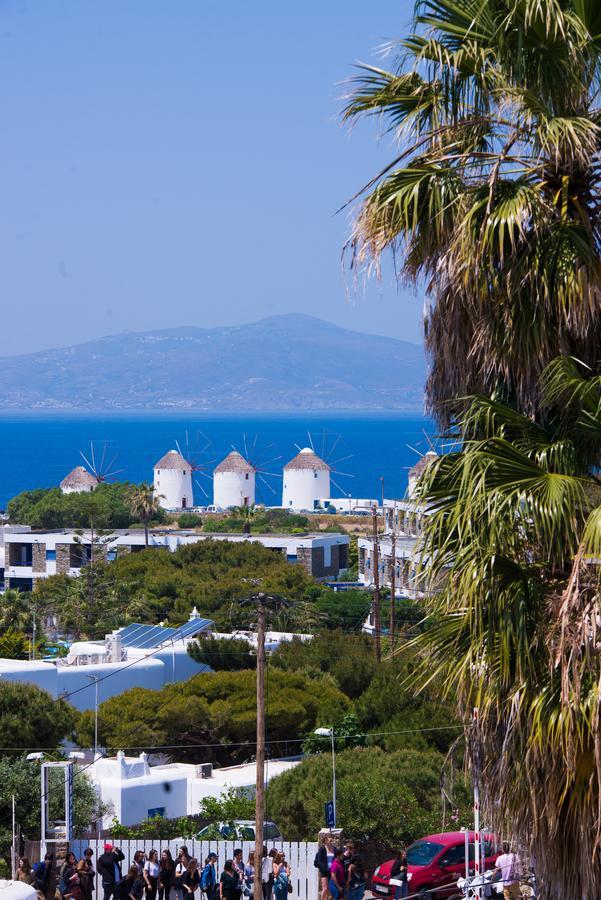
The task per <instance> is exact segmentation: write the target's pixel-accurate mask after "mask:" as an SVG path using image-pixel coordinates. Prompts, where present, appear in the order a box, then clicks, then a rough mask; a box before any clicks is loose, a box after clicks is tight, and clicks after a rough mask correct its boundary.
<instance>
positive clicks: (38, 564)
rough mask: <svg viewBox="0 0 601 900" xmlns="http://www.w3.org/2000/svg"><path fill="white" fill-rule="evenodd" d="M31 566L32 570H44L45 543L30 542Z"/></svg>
mask: <svg viewBox="0 0 601 900" xmlns="http://www.w3.org/2000/svg"><path fill="white" fill-rule="evenodd" d="M31 567H32V569H33V571H34V572H45V571H46V544H32V547H31Z"/></svg>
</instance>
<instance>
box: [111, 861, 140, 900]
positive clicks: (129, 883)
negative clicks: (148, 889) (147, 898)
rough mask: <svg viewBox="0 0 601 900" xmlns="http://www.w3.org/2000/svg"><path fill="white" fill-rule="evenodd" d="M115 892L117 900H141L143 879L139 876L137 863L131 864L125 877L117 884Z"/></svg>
mask: <svg viewBox="0 0 601 900" xmlns="http://www.w3.org/2000/svg"><path fill="white" fill-rule="evenodd" d="M134 859H135V854H134ZM117 890H118V898H117V900H142V897H143V896H144V878H143V876H142V875H140V868H139V866H138V864H137V863H135V862H132V864H131V866H130V867H129V870H128V872H127V875H126V876H125V878H122V879H121V881H120V882H119V884H118V886H117Z"/></svg>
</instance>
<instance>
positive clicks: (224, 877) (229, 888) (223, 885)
mask: <svg viewBox="0 0 601 900" xmlns="http://www.w3.org/2000/svg"><path fill="white" fill-rule="evenodd" d="M238 896H239V895H238V873H237V872H236V870H235V868H234V860H233V859H226V861H225V863H224V866H223V872H222V873H221V876H220V878H219V900H238Z"/></svg>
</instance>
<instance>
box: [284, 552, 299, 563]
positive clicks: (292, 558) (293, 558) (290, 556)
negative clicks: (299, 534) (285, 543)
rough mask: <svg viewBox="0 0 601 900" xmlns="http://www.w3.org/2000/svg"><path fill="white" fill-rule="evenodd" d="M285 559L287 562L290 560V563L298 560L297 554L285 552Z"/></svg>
mask: <svg viewBox="0 0 601 900" xmlns="http://www.w3.org/2000/svg"><path fill="white" fill-rule="evenodd" d="M286 559H287V560H288V562H290V563H295V562H298V556H297V555H296V553H287V554H286Z"/></svg>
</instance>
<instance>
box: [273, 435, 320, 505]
mask: <svg viewBox="0 0 601 900" xmlns="http://www.w3.org/2000/svg"><path fill="white" fill-rule="evenodd" d="M330 471H331V470H330V466H329V465H328V464H327V463H326V462H324V461H323V459H320V458H319V456H317V454H316V453H315V451H313V450H311V449H310V448H309V447H305V448H304V449H303V450H301V451H300V453H298V454H297V455H296V456H295V457H294V459H291V460H290V462H288V463H286V465H285V466H284V484H283V488H282V506H283V507H284V509H293V510H299V511H301V510H309V511H311V510H313V509H317V508H318V507H319V506H320V504H322V503H323V502H324V500H328V499H329V497H330Z"/></svg>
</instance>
